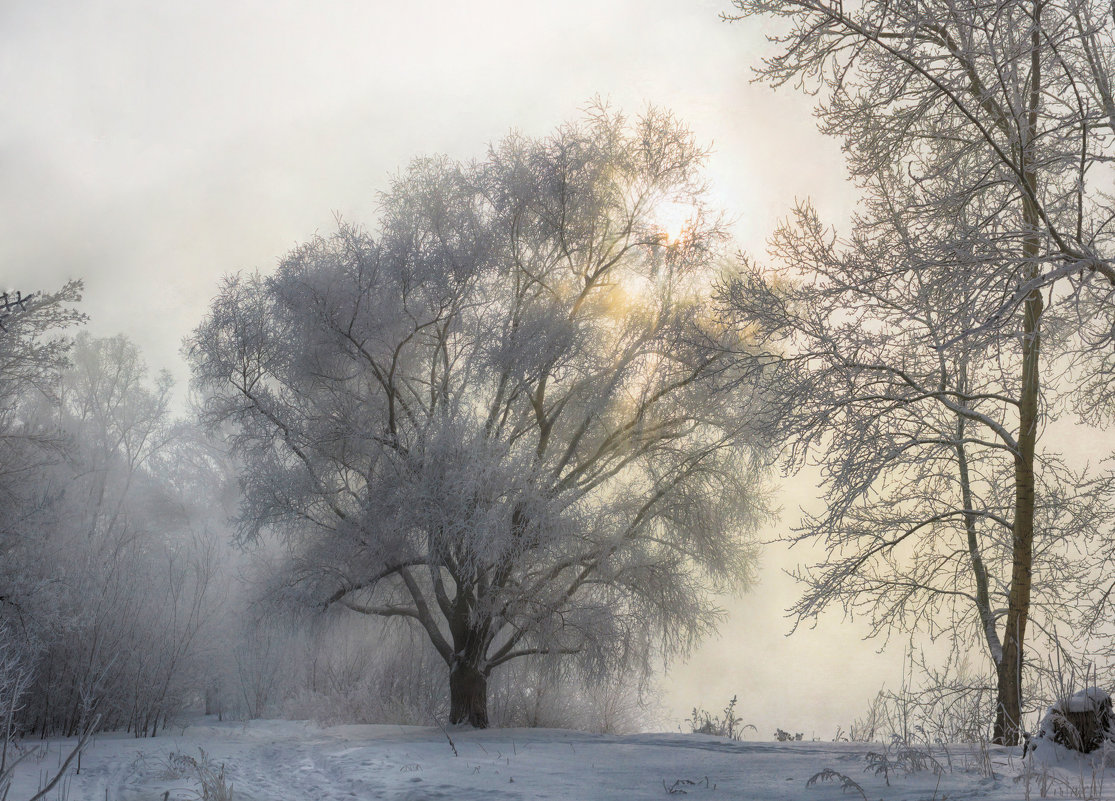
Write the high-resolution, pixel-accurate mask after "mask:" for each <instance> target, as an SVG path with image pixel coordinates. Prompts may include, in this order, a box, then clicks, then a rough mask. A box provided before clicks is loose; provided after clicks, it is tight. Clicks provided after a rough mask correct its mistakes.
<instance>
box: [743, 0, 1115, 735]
mask: <svg viewBox="0 0 1115 801" xmlns="http://www.w3.org/2000/svg"><path fill="white" fill-rule="evenodd" d="M734 5H735V7H736V13H735V14H734V15H732V16H731V17H730V18H732V19H742V18H744V17H750V16H756V15H763V16H771V17H775V18H778V19H779V20H781V21H782V22H783V23H784V25H785V27H784V28H783V29H782V30H783V32H782V33H780V34H779V35H777V36H776V37H774V41H775V42H776V43H777V46H778V52H777V53H776V54H775V55H774V56H772V57H770V58H769V59H767V60H766V61H765V62H764V63H763V65H762V66H761V67H760V68H759V74H760V75H761V76H762V77H763V78H764V79H766V80H768V81H769V82H771V83H772V84H774V85H776V86H778V85H782V84H785V83H787V82H798V83H800V84H801V85H803V86H805V87H806V88H808V89H810V90H814V91H816V92H817V95H818V103H817V115H818V119H819V121H820V126H821V129H822V130H823V131H824V132H826V133H829V134H831V135H834V136H838V137H840V139H841V141H842V143H843V146H844V152H845V154H846V157H847V164H848V170H849V173H850V174H851V176H852V177H853V178H854V179H855V181H856V183H857V186H858V187H859V189H860V191H861V194H862V197H863V202H862V204H861V207H860V210H859V212H858V214H857V216H856V217H855V219H854V220H853V224H852V233H851V235H850V236H847V237H844V238H839V239H838V238H837V237H836V235H835V233H834V232H831V231H830V230H828V229H827V228H826V226H825V225H824V224H823V223H822V222H821V221H820V220H819V219H818V217H817V215H816V213H815V212H814V211H813V210H812V209H811V208H810V207H809V206H808V204H803V205H802V206H801V207H799V208H798V209H797V210H796V211H795V213H794V216H793V217H792V219H791V220H790V221H789V222H788V223H787V224H786V225H785V226H784V227H783V228H782V229H781V230H780V231H779V232H778V233H777V234H776V236H775V238H774V244H773V249H774V256H775V259H776V262H777V264H778V265H779V266H780V268H781V269H782V270H783V272H782V274H781V276H780V277H773V274H771V273H766V274H764V273H763V272H762V271H759V270H755V269H753V268H749V267H745V269H744V271H743V275H742V276H741V277H740V279H739V280H737V281H735V282H734V283H731V284H730V285H728V286H726V288H725V293H724V296H723V298H724V300H725V303H726V307H727V308H728V309H729V311H728V314H729V315H730V316H732V317H733V319H735V320H737V321H738V324H740V325H754V326H756V328H757V329H758V330H761V332H762V333H761V334H757V335H758V336H760V337H762V338H763V340H764V343H763V344H764V348H763V349H764V353H763V356H762V357H760V358H761V359H762V360H763V361H764V362H765V363H766V366H767V369H768V371H769V375H770V378H771V386H772V388H773V389H774V391H775V392H776V393H779V394H780V396H781V397H782V408H783V410H784V414H783V415H781V416H780V419H781V420H782V425H781V433H782V435H783V436H784V437H785V438H786V439H787V441H789V442H790V443H792V445H791V447H790V450H789V451H788V462H787V463H788V465H790V466H791V467H797V466H800V465H801V464H803V463H804V462H805V461H806V460H807V459H809V458H811V457H815V458H816V459H817V460H818V461H819V462H820V463H821V464H822V465H823V469H824V484H823V489H824V493H825V499H826V501H827V507H828V508H827V511H826V512H825V513H824V514H823V515H821V516H820V517H817V518H809V519H806V520H805V521H803V523H802V528H801V529H800V532H799V535H797V536H800V537H803V538H810V539H819V540H821V541H823V542H824V543H825V544H826V546H827V548H828V549H829V551H830V553H831V554H832V556H831V557H830V560H829V561H828V562H827V563H825V564H822V565H817V566H816V567H814V568H812V569H808V570H805V571H803V572H802V573H801V574H800V578H802V580H803V581H804V582H805V594H804V595H803V597H802V599H801V601H800V602H799V603H798V605H797V606H796V607H795V608H794V610H793V612H794V614H795V615H796V616H797V617H798V619H799V620H809V619H813V618H815V617H816V615H817V614H818V613H819V612H820V611H822V610H823V609H824V608H825V607H827V606H829V605H830V604H838V605H841V606H843V608H844V609H845V610H846V611H857V612H861V613H865V614H867V615H868V616H869V618H870V620H871V621H872V624H873V627H874V629H875V631H876V632H889V631H891V630H893V629H895V628H898V629H909V628H918V627H928V628H929V629H930V630H934V629H936V627H937V626H939V625H941V619H940V618H939V617H937V613H940V612H945V613H946V617H945V619H946V620H952V621H953V623H954V625H955V626H956V628H955V629H954V636H956V637H957V641H958V643H961V644H963V643H967V642H971V641H972V638H973V637H978V638H979V639H980V640H981V641H982V642H983V645H984V651H985V653H986V654H987V656H988V657H989V659H990V661H991V664H992V665H993V669H994V672H995V675H996V684H997V700H996V704H995V706H996V717H995V727H994V739H995V741H996V742H1000V743H1007V744H1013V743H1015V742H1017V741H1018V739H1019V737H1020V735H1021V731H1022V723H1021V720H1022V712H1023V682H1024V677H1025V675H1026V673H1027V668H1026V662H1025V660H1024V652H1025V649H1026V643H1027V637H1028V636H1029V631H1030V624H1034V625H1035V626H1036V627H1037V629H1038V631H1039V632H1040V633H1041V634H1042V635H1044V636H1046V637H1048V638H1052V639H1053V640H1056V635H1057V632H1058V630H1059V627H1058V626H1057V623H1058V622H1060V623H1066V622H1068V618H1070V617H1071V616H1072V615H1073V614H1074V612H1075V611H1076V610H1075V609H1074V604H1071V603H1066V602H1067V601H1070V600H1071V599H1080V598H1086V597H1088V596H1089V595H1093V594H1094V593H1093V591H1094V590H1095V588H1096V586H1097V584H1096V581H1097V573H1096V570H1095V565H1094V564H1093V563H1090V558H1091V557H1094V556H1095V555H1096V554H1102V553H1103V552H1104V551H1106V550H1108V549H1107V545H1106V543H1107V542H1108V539H1109V537H1110V533H1111V532H1110V522H1109V521H1110V519H1111V505H1110V504H1111V493H1112V484H1111V478H1110V475H1109V474H1107V473H1106V472H1103V471H1098V470H1092V471H1090V472H1086V473H1079V472H1073V471H1071V470H1070V469H1069V468H1068V467H1066V466H1065V465H1064V464H1063V463H1062V461H1061V459H1060V458H1059V457H1058V455H1057V452H1056V449H1055V448H1050V447H1043V446H1041V445H1040V444H1039V440H1040V439H1041V434H1042V432H1043V430H1044V428H1045V426H1046V424H1047V423H1048V422H1049V421H1051V420H1053V419H1055V418H1056V417H1057V416H1058V415H1059V414H1060V413H1061V412H1062V411H1063V410H1067V409H1071V408H1075V409H1077V410H1078V411H1081V412H1085V413H1087V414H1089V415H1090V417H1091V419H1093V420H1097V419H1100V418H1102V417H1103V416H1105V415H1106V414H1107V413H1108V412H1109V410H1110V407H1109V404H1108V403H1107V399H1108V398H1110V391H1111V390H1110V388H1111V386H1112V382H1111V359H1110V352H1111V339H1110V335H1111V334H1110V332H1111V331H1112V330H1115V329H1113V328H1112V325H1111V322H1112V310H1113V308H1115V306H1113V305H1112V297H1113V296H1112V292H1113V290H1115V259H1113V257H1115V249H1113V244H1115V242H1113V236H1115V230H1113V221H1115V214H1113V212H1115V203H1113V201H1112V196H1111V194H1110V187H1111V180H1112V170H1111V159H1112V156H1113V155H1115V139H1113V136H1115V128H1113V126H1115V114H1113V113H1112V112H1113V111H1115V103H1113V96H1112V90H1111V76H1112V74H1115V73H1113V68H1115V46H1113V45H1115V19H1113V18H1112V17H1111V14H1110V8H1109V7H1107V6H1104V5H1102V4H1099V3H1094V2H1075V0H1074V1H1073V2H1065V3H1062V2H1047V1H1046V0H1036V1H1035V2H1024V3H1019V2H1013V1H1011V2H994V3H990V4H973V3H962V4H960V5H957V4H956V3H951V2H950V3H933V2H930V3H924V2H916V3H912V2H897V3H895V2H879V3H876V2H865V3H862V4H856V5H854V6H848V7H847V8H846V9H845V7H844V6H843V5H841V4H839V3H835V4H828V3H820V2H813V0H737V1H736V2H735V3H734ZM1101 409H1102V411H1101ZM1073 622H1074V623H1078V622H1079V621H1073ZM1074 633H1075V634H1077V635H1078V636H1083V635H1084V634H1085V632H1083V631H1081V629H1080V627H1079V625H1076V626H1075V627H1074ZM1047 645H1049V644H1048V643H1047ZM1056 645H1057V644H1056V642H1054V643H1053V646H1056Z"/></svg>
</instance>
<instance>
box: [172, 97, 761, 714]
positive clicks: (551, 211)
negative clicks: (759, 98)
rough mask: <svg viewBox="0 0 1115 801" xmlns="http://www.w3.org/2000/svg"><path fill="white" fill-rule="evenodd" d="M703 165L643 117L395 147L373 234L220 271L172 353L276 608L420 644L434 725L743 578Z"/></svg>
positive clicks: (738, 459)
mask: <svg viewBox="0 0 1115 801" xmlns="http://www.w3.org/2000/svg"><path fill="white" fill-rule="evenodd" d="M704 158H705V152H704V151H703V150H702V149H701V148H700V147H699V146H698V145H697V144H696V143H695V140H694V138H693V136H692V134H691V133H690V132H689V131H688V130H687V129H685V128H684V126H682V125H681V124H680V123H679V122H677V121H676V120H675V119H674V118H673V117H671V116H670V115H669V114H666V113H664V112H661V111H658V110H654V109H651V110H649V111H648V112H647V113H646V114H644V115H643V116H641V117H639V118H637V119H634V120H631V121H628V120H627V119H625V118H624V117H623V116H622V115H620V114H618V113H616V112H614V111H612V110H610V109H608V108H605V107H594V108H592V109H591V110H590V111H589V112H588V113H587V114H586V116H585V117H584V118H583V119H581V120H578V121H576V122H573V123H568V124H566V125H564V126H562V127H560V128H559V129H558V130H557V131H555V132H554V133H553V134H551V135H550V136H547V137H544V138H541V139H529V138H526V137H523V136H519V135H511V136H509V137H507V138H506V139H504V140H503V141H501V142H499V143H497V144H495V145H494V146H492V148H491V149H490V151H489V153H488V155H487V157H486V158H484V159H483V160H480V161H477V162H473V163H469V164H458V163H454V162H452V161H450V160H448V159H444V158H437V157H435V158H426V159H421V160H418V161H416V162H414V163H413V164H412V165H411V166H410V167H409V168H408V169H407V170H406V171H404V172H403V173H401V174H400V176H399V177H398V178H397V179H396V180H395V181H394V184H393V186H392V188H391V189H390V190H389V191H388V192H387V193H386V194H385V195H384V196H383V198H382V201H381V209H380V222H379V225H378V227H377V229H376V230H375V231H374V233H369V232H367V231H365V230H363V229H361V228H359V227H356V226H353V225H350V224H345V223H342V224H340V225H339V228H338V231H337V232H336V233H334V234H332V235H330V236H328V237H319V238H316V239H314V240H313V241H311V242H309V243H307V244H305V245H303V246H302V247H300V248H298V249H297V250H295V251H293V252H292V253H290V254H289V255H288V256H287V257H286V258H285V259H284V260H283V261H282V263H281V264H280V266H279V269H278V270H277V271H276V272H275V273H274V274H273V275H270V276H264V275H260V274H247V275H243V274H242V275H237V276H233V277H231V278H229V279H227V280H226V282H225V283H224V285H223V286H222V289H221V292H220V294H219V295H218V296H217V298H216V299H215V300H214V301H213V304H212V306H211V308H210V312H209V314H208V316H207V317H206V319H205V321H204V322H203V323H202V325H201V326H200V327H199V328H198V329H197V331H196V332H195V333H194V335H193V337H192V338H191V340H190V343H189V347H190V358H191V361H192V363H193V366H194V371H195V383H196V385H197V387H198V389H199V391H201V392H202V393H203V394H204V397H205V400H204V406H203V418H204V420H205V422H206V423H207V424H208V425H209V426H211V427H219V426H225V427H227V428H228V429H229V430H230V431H231V432H232V433H231V435H230V436H231V439H230V441H231V443H232V446H233V448H234V452H235V454H236V456H237V458H238V459H240V460H242V463H243V465H244V473H243V478H242V480H243V485H244V501H243V508H242V511H241V514H240V516H239V525H240V535H241V537H243V538H244V539H245V540H249V541H251V540H256V539H258V538H260V537H261V536H263V535H264V534H267V533H275V534H278V535H279V536H280V537H281V539H282V541H283V543H284V544H285V548H286V556H285V559H284V560H283V561H282V564H281V567H280V569H279V570H278V571H277V572H276V573H275V575H274V576H273V577H272V580H271V584H270V593H271V595H272V597H274V598H275V599H276V600H278V601H279V602H283V603H293V604H294V605H296V606H302V607H312V608H318V609H325V608H328V607H333V606H339V607H343V608H344V609H347V610H349V611H351V612H355V613H360V614H364V615H369V616H378V617H384V618H395V619H401V620H403V621H407V622H409V623H410V624H412V625H413V626H415V627H417V628H418V629H419V630H420V631H422V632H423V633H424V635H425V637H426V638H427V639H428V641H429V643H430V644H431V645H432V647H433V649H434V650H435V651H436V653H437V655H438V657H439V658H440V659H441V660H442V661H443V662H444V664H445V665H446V667H447V668H448V680H449V690H450V710H449V719H450V721H452V722H453V723H460V722H468V723H471V724H473V725H475V726H485V725H487V723H488V720H489V713H488V699H487V687H488V682H489V679H490V677H491V676H492V674H493V672H494V671H496V670H497V669H501V668H502V667H503V666H504V665H507V664H509V663H512V662H514V661H515V660H521V659H530V660H536V661H537V660H543V661H551V662H557V661H561V660H562V659H573V660H575V661H576V662H577V664H579V665H581V666H582V668H583V669H584V670H586V671H590V672H593V673H597V674H606V673H608V672H614V671H616V670H618V669H625V670H630V669H646V668H647V667H648V666H649V664H650V659H651V657H652V656H653V655H654V654H656V653H662V654H669V653H674V652H677V651H680V650H684V649H685V648H687V647H688V646H689V645H691V644H692V643H693V642H694V641H696V639H697V638H698V637H700V636H701V635H703V634H705V633H707V632H709V631H710V630H712V628H713V626H714V625H715V624H716V622H717V621H718V619H719V617H720V614H721V613H720V610H718V609H717V608H716V606H715V604H714V603H713V593H716V592H723V591H728V590H735V589H739V588H741V587H743V586H746V582H747V580H748V577H749V576H750V572H751V569H752V567H753V559H754V547H753V545H752V542H751V540H750V538H749V537H748V534H749V532H750V531H751V530H752V529H753V527H754V525H755V524H756V522H757V521H758V520H760V519H761V518H762V516H763V514H764V503H763V493H762V489H761V483H760V480H759V479H760V476H761V469H760V468H761V460H760V459H759V458H758V457H759V455H760V454H761V449H760V445H761V442H760V440H759V439H758V438H757V435H756V433H755V432H756V428H755V426H754V422H755V420H756V419H757V417H758V414H757V401H756V397H755V395H756V385H755V383H754V382H753V381H752V380H751V379H750V377H749V376H748V375H746V374H742V373H739V372H737V371H736V370H734V369H733V367H732V361H731V359H730V358H728V352H729V349H728V348H726V347H724V343H719V345H720V346H719V347H715V346H713V342H712V341H711V340H710V339H709V337H708V333H707V332H708V330H709V325H708V322H709V318H708V311H709V307H708V303H709V292H710V286H711V279H712V278H713V277H714V276H715V274H716V270H717V259H718V257H719V256H720V254H721V250H722V245H723V242H724V240H725V234H724V230H723V227H722V223H721V220H720V218H719V217H718V215H717V213H716V212H715V211H714V210H712V209H710V208H709V207H708V206H707V202H706V200H705V186H704V179H703V176H702V174H701V170H702V166H703V162H704ZM668 206H675V207H676V206H680V207H682V208H683V209H684V210H685V215H686V217H687V223H686V225H685V228H684V231H682V232H681V233H680V235H679V236H677V238H676V239H675V240H670V239H669V238H668V235H667V234H666V233H665V231H664V228H663V223H662V216H663V214H664V213H666V212H667V211H668V208H667V207H668ZM724 336H727V334H724Z"/></svg>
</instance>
